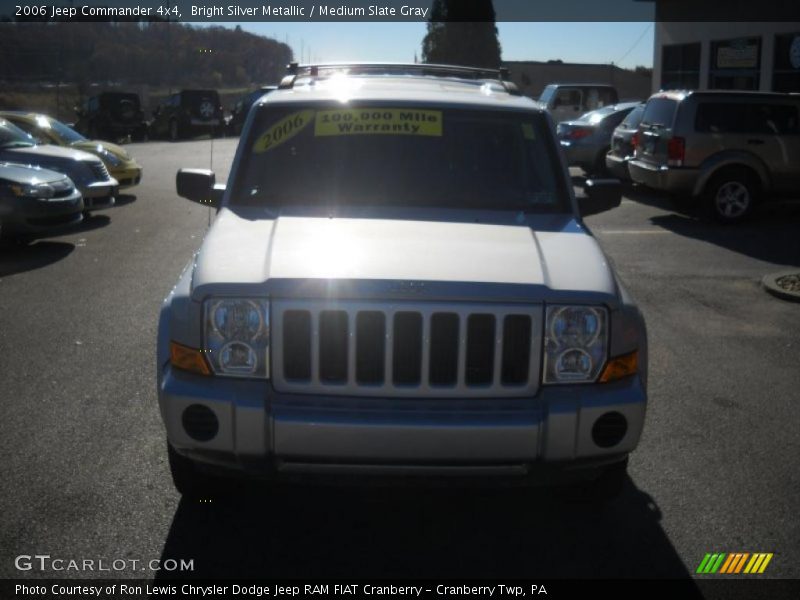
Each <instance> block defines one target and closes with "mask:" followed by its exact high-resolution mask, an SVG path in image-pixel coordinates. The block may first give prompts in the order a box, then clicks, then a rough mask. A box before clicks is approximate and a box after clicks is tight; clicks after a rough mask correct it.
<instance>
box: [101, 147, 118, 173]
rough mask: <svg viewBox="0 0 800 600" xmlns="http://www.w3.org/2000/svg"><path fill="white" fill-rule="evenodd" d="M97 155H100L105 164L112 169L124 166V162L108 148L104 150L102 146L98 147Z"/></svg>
mask: <svg viewBox="0 0 800 600" xmlns="http://www.w3.org/2000/svg"><path fill="white" fill-rule="evenodd" d="M97 153H98V154H99V155H100V158H102V159H103V160H104V161H105V162H107V163H108V164H110V165H111V166H112V167H118V166H120V165H121V164H122V161H121V160H120V159H119V158H117V157H116V156H115V155H114V154H112V153H111V152H109V151H108V150H107V149H106V148H104V147H103V146H102V145H101V144H98V145H97Z"/></svg>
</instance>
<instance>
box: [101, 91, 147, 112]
mask: <svg viewBox="0 0 800 600" xmlns="http://www.w3.org/2000/svg"><path fill="white" fill-rule="evenodd" d="M123 102H127V103H130V104H132V105H133V107H134V110H139V96H137V95H136V94H103V95H102V96H100V103H101V104H102V105H103V106H106V107H114V108H116V107H117V106H119V105H120V104H122V103H123Z"/></svg>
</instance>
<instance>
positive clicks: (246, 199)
mask: <svg viewBox="0 0 800 600" xmlns="http://www.w3.org/2000/svg"><path fill="white" fill-rule="evenodd" d="M544 128H545V122H544V118H543V117H542V116H541V115H538V114H535V113H522V112H504V113H500V112H479V111H467V110H455V109H451V110H429V109H425V110H422V109H418V108H404V107H348V108H341V107H339V106H335V107H331V108H327V107H326V108H321V109H317V110H315V109H297V108H285V107H280V108H274V109H266V110H262V111H261V112H260V114H259V115H258V117H257V120H256V122H255V123H254V124H253V127H252V128H251V131H252V134H251V136H250V139H249V140H247V141H246V142H244V143H245V144H246V154H245V158H244V162H243V165H242V172H241V174H240V175H239V177H238V178H237V179H238V181H239V184H238V186H237V188H236V189H235V190H234V195H233V200H232V203H233V204H238V205H259V206H264V207H270V208H280V207H284V206H291V205H303V206H308V205H311V206H325V207H336V206H381V207H382V206H387V207H402V206H416V207H429V208H471V209H483V210H525V211H527V210H530V211H537V210H543V211H555V210H566V208H564V207H565V205H566V203H565V201H564V197H565V192H564V191H563V190H562V189H561V186H560V185H559V182H558V178H557V175H556V174H557V173H558V172H559V165H558V163H557V161H556V160H555V159H554V155H553V149H552V148H550V147H549V146H548V144H547V141H546V140H547V139H548V138H547V135H544V134H543V133H542V132H545V131H546V130H545V129H544Z"/></svg>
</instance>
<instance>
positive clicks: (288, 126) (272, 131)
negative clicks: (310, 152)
mask: <svg viewBox="0 0 800 600" xmlns="http://www.w3.org/2000/svg"><path fill="white" fill-rule="evenodd" d="M313 120H314V111H313V110H300V111H297V112H295V113H292V114H290V115H289V116H287V117H284V118H283V119H281V120H280V121H278V122H277V123H275V124H274V125H272V126H271V127H270V128H269V129H267V130H266V131H265V132H264V133H262V134H261V135H260V136H259V138H258V139H257V140H256V143H255V144H253V152H255V153H256V154H261V153H263V152H267V151H268V150H272V149H273V148H275V147H277V146H280V145H281V144H282V143H283V142H285V141H286V140H290V139H291V138H293V137H294V136H296V135H297V134H298V133H300V132H301V131H302V130H303V129H305V128H306V127H307V126H308V124H309V123H311V121H313Z"/></svg>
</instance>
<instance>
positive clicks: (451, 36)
mask: <svg viewBox="0 0 800 600" xmlns="http://www.w3.org/2000/svg"><path fill="white" fill-rule="evenodd" d="M422 61H423V62H426V63H439V64H450V65H466V66H471V67H484V68H492V69H496V68H498V67H499V66H500V41H499V40H498V39H497V27H496V26H495V12H494V6H493V5H492V0H434V3H433V6H432V7H431V17H430V21H429V22H428V33H427V34H426V35H425V38H424V39H423V40H422Z"/></svg>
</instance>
